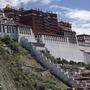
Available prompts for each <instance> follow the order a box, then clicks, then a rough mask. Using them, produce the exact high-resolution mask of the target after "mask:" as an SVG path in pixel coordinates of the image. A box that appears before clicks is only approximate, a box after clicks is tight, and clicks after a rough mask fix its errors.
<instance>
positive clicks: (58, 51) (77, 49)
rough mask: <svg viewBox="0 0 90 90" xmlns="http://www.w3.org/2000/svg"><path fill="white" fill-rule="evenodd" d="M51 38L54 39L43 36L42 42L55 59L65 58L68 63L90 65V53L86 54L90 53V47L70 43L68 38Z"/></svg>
mask: <svg viewBox="0 0 90 90" xmlns="http://www.w3.org/2000/svg"><path fill="white" fill-rule="evenodd" d="M51 38H53V37H46V36H45V35H42V41H43V43H45V47H46V48H47V49H48V50H49V51H50V53H51V54H52V55H53V56H54V57H56V58H58V57H60V58H64V59H66V60H68V61H70V60H73V61H76V62H85V63H87V62H89V63H90V53H86V52H87V51H88V52H90V47H87V46H86V47H85V46H79V45H78V44H72V43H69V42H68V38H60V37H57V39H56V40H55V37H54V40H53V39H51ZM59 40H60V41H59Z"/></svg>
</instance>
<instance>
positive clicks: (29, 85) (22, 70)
mask: <svg viewBox="0 0 90 90" xmlns="http://www.w3.org/2000/svg"><path fill="white" fill-rule="evenodd" d="M66 88H67V87H66V86H65V85H64V84H63V83H62V82H60V81H58V80H57V79H56V78H55V77H54V76H52V75H51V74H50V73H49V71H47V70H46V69H45V68H43V67H42V66H41V65H40V64H39V63H37V62H36V60H34V59H33V58H32V57H31V55H30V54H29V53H28V51H26V50H25V49H24V48H22V47H21V46H20V45H19V44H18V43H17V42H16V41H14V40H11V39H10V38H9V37H8V36H6V37H4V38H0V90H66Z"/></svg>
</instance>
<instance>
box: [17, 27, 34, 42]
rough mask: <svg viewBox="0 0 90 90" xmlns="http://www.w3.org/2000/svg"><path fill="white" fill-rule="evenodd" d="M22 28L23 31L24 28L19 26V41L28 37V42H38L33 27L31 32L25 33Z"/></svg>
mask: <svg viewBox="0 0 90 90" xmlns="http://www.w3.org/2000/svg"><path fill="white" fill-rule="evenodd" d="M20 30H21V31H22V30H23V28H18V42H20V41H21V39H23V40H24V39H27V40H28V42H36V40H35V36H34V33H33V32H32V29H30V30H29V34H23V33H21V31H20Z"/></svg>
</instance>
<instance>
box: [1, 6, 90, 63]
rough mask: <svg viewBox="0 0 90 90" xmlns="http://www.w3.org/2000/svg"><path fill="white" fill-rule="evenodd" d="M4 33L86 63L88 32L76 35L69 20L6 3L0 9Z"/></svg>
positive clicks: (89, 45)
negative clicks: (9, 5)
mask: <svg viewBox="0 0 90 90" xmlns="http://www.w3.org/2000/svg"><path fill="white" fill-rule="evenodd" d="M6 35H9V36H10V37H11V38H14V39H15V40H17V41H18V42H19V43H21V42H22V41H24V40H28V42H32V43H33V45H34V46H35V47H36V48H37V49H38V50H45V49H47V50H48V51H50V53H51V54H52V55H53V56H54V57H55V58H59V57H60V58H64V59H66V60H68V61H70V60H73V61H76V62H85V63H90V35H86V34H82V35H76V32H75V31H72V25H71V24H70V23H68V22H64V21H58V19H57V14H54V13H51V12H43V11H40V10H33V9H30V10H23V9H13V8H10V7H8V6H7V7H6V8H4V9H3V10H1V11H0V36H1V37H2V36H6Z"/></svg>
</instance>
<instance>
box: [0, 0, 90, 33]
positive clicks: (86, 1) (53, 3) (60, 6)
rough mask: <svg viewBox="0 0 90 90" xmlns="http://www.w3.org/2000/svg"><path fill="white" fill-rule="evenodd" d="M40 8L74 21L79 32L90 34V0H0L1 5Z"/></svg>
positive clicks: (75, 29) (73, 23) (63, 18)
mask: <svg viewBox="0 0 90 90" xmlns="http://www.w3.org/2000/svg"><path fill="white" fill-rule="evenodd" d="M7 4H10V5H12V6H13V7H24V8H28V9H29V8H34V9H36V8H40V9H42V10H44V11H53V12H55V13H57V14H58V19H59V20H64V21H69V22H70V23H72V30H74V31H76V32H77V34H90V0H0V7H1V8H3V7H5V6H6V5H7Z"/></svg>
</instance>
